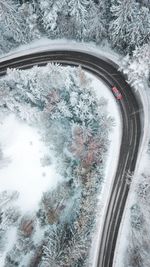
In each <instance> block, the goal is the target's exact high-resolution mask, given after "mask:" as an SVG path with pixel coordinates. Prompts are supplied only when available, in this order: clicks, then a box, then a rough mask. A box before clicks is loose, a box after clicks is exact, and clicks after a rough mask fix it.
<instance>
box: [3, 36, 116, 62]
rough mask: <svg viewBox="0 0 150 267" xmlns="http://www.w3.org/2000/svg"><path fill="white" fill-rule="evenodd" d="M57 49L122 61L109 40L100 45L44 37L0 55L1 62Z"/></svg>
mask: <svg viewBox="0 0 150 267" xmlns="http://www.w3.org/2000/svg"><path fill="white" fill-rule="evenodd" d="M55 50H69V51H80V52H85V53H86V52H87V53H90V54H92V55H95V56H97V57H98V56H100V57H105V58H106V57H107V58H108V59H110V60H112V61H113V62H115V63H116V64H118V63H119V61H120V56H119V55H118V54H117V53H115V52H114V51H113V50H112V49H111V47H110V45H109V43H107V42H105V43H104V44H103V45H101V46H98V45H95V43H94V42H90V43H89V42H88V43H85V42H77V41H73V40H66V39H58V40H49V39H48V38H42V39H40V40H37V41H34V42H31V43H30V44H27V45H21V46H19V47H18V48H17V49H14V50H12V51H11V52H9V53H8V54H5V55H3V56H2V57H0V62H2V61H4V60H8V59H11V58H15V57H19V56H24V55H27V54H32V53H36V52H44V51H55Z"/></svg>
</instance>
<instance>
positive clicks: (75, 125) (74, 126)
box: [0, 64, 114, 267]
mask: <svg viewBox="0 0 150 267" xmlns="http://www.w3.org/2000/svg"><path fill="white" fill-rule="evenodd" d="M90 84H91V82H90V80H89V79H88V78H87V77H86V74H85V73H84V71H83V70H82V68H81V67H78V68H71V67H61V66H59V65H54V64H48V65H47V66H46V67H34V68H32V69H31V70H15V69H13V70H8V73H7V75H6V76H5V77H4V78H1V80H0V94H1V95H3V97H2V98H0V112H1V113H2V114H3V115H5V116H7V115H9V114H12V113H13V114H15V116H16V117H17V118H18V119H19V120H20V121H24V122H26V123H27V124H28V125H30V126H34V127H36V128H37V129H38V131H39V133H40V135H41V140H42V141H43V142H44V143H45V144H46V146H47V148H49V150H50V151H53V153H54V154H55V156H56V159H57V171H58V172H59V173H60V174H61V175H62V177H63V180H62V182H60V183H59V184H58V186H57V188H55V189H54V190H50V189H49V188H47V191H46V192H44V193H43V196H42V199H41V201H40V203H39V208H38V209H37V210H36V211H34V212H33V213H30V214H24V213H23V212H22V211H20V210H19V208H17V207H16V206H15V199H17V198H18V193H17V192H2V193H1V194H0V200H1V201H0V203H1V205H0V254H1V255H4V253H5V260H4V267H14V266H19V267H61V266H62V267H64V266H66V267H75V266H76V267H77V266H78V267H79V266H82V267H83V266H86V264H87V262H88V253H89V249H90V246H91V240H92V235H93V231H94V225H95V219H96V207H97V195H98V194H99V192H100V189H101V186H102V182H103V176H104V172H103V170H104V167H105V162H106V158H107V151H108V147H109V144H110V141H109V134H110V131H111V130H112V128H113V125H114V120H113V118H112V117H110V116H109V115H108V113H107V102H106V100H105V99H103V98H100V99H98V98H97V97H96V94H95V92H94V90H93V88H91V86H90ZM1 158H2V152H1ZM42 164H43V165H49V164H51V163H50V160H49V157H47V155H45V157H44V158H43V159H42ZM29 186H31V185H29ZM12 229H15V231H16V237H15V238H14V242H13V244H12V246H11V248H8V246H7V240H8V238H10V232H9V231H12Z"/></svg>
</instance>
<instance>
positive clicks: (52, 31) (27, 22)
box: [0, 0, 150, 53]
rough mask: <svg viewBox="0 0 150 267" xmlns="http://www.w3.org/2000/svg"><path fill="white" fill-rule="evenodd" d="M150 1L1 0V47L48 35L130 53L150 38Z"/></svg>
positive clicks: (9, 46)
mask: <svg viewBox="0 0 150 267" xmlns="http://www.w3.org/2000/svg"><path fill="white" fill-rule="evenodd" d="M149 8H150V3H149V1H148V0H147V1H145V0H143V1H138V0H97V1H96V0H95V1H94V0H31V1H21V0H20V1H19V0H7V1H3V0H0V51H1V53H4V52H8V51H9V50H10V49H11V48H13V47H16V46H18V45H19V44H24V43H28V42H29V41H31V40H35V39H37V38H40V37H43V36H47V37H49V38H50V39H56V38H68V39H75V40H82V41H94V42H96V43H97V44H100V43H101V42H102V41H103V40H104V39H108V40H109V41H110V43H111V45H112V47H114V48H117V50H119V51H120V52H122V53H129V52H130V53H131V52H132V50H134V49H135V48H136V47H137V46H141V45H143V44H145V43H148V42H149V41H150V10H149Z"/></svg>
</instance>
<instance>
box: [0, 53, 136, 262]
mask: <svg viewBox="0 0 150 267" xmlns="http://www.w3.org/2000/svg"><path fill="white" fill-rule="evenodd" d="M3 60H4V59H3ZM48 62H58V63H61V64H65V65H67V64H69V65H73V66H78V65H81V66H82V67H83V68H84V69H85V70H88V71H89V72H91V73H92V74H94V75H96V76H97V77H99V78H100V79H102V80H103V81H104V82H105V83H106V84H107V85H108V87H109V88H110V90H111V88H112V86H116V87H117V88H118V89H119V90H120V92H121V93H122V95H123V99H122V100H121V101H118V105H119V108H120V113H121V115H122V125H123V134H122V143H121V148H120V157H119V162H118V168H117V171H116V176H115V179H114V184H113V187H112V191H111V196H110V199H109V202H108V206H107V211H106V216H105V218H104V224H103V229H102V238H101V242H100V245H99V256H98V259H97V267H112V265H113V257H114V251H115V246H116V241H117V235H118V231H119V226H120V222H121V218H122V214H123V211H124V207H125V203H126V199H127V196H128V192H129V185H128V184H127V183H126V174H127V172H128V171H131V172H133V171H134V169H135V165H136V159H137V155H138V149H139V144H140V138H141V123H140V115H139V112H137V111H138V110H139V104H138V101H137V100H136V97H135V95H134V94H133V92H132V90H131V88H130V86H129V85H128V84H127V82H126V81H125V78H124V77H123V75H122V74H121V73H120V72H119V71H118V70H117V66H115V65H114V64H113V63H112V62H111V61H109V60H107V59H104V58H103V59H102V58H99V57H96V56H94V55H91V54H88V53H84V52H78V51H65V50H64V51H45V52H39V53H32V54H28V55H25V56H20V57H17V58H15V57H14V58H13V59H8V60H4V61H3V62H2V60H1V61H0V76H2V75H5V74H6V69H7V68H8V67H9V68H21V69H26V68H30V67H32V66H33V65H45V64H46V63H48Z"/></svg>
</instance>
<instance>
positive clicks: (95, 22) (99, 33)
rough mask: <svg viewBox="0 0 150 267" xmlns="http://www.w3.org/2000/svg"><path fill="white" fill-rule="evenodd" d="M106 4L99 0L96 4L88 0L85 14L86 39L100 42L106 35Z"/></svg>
mask: <svg viewBox="0 0 150 267" xmlns="http://www.w3.org/2000/svg"><path fill="white" fill-rule="evenodd" d="M107 16H108V14H107V5H106V2H105V1H100V2H99V3H98V4H97V5H96V4H95V3H94V2H93V1H90V5H89V9H88V14H87V39H88V40H90V41H92V40H93V41H96V43H101V42H102V40H103V38H105V37H107V30H108V29H107V27H108V23H107Z"/></svg>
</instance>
